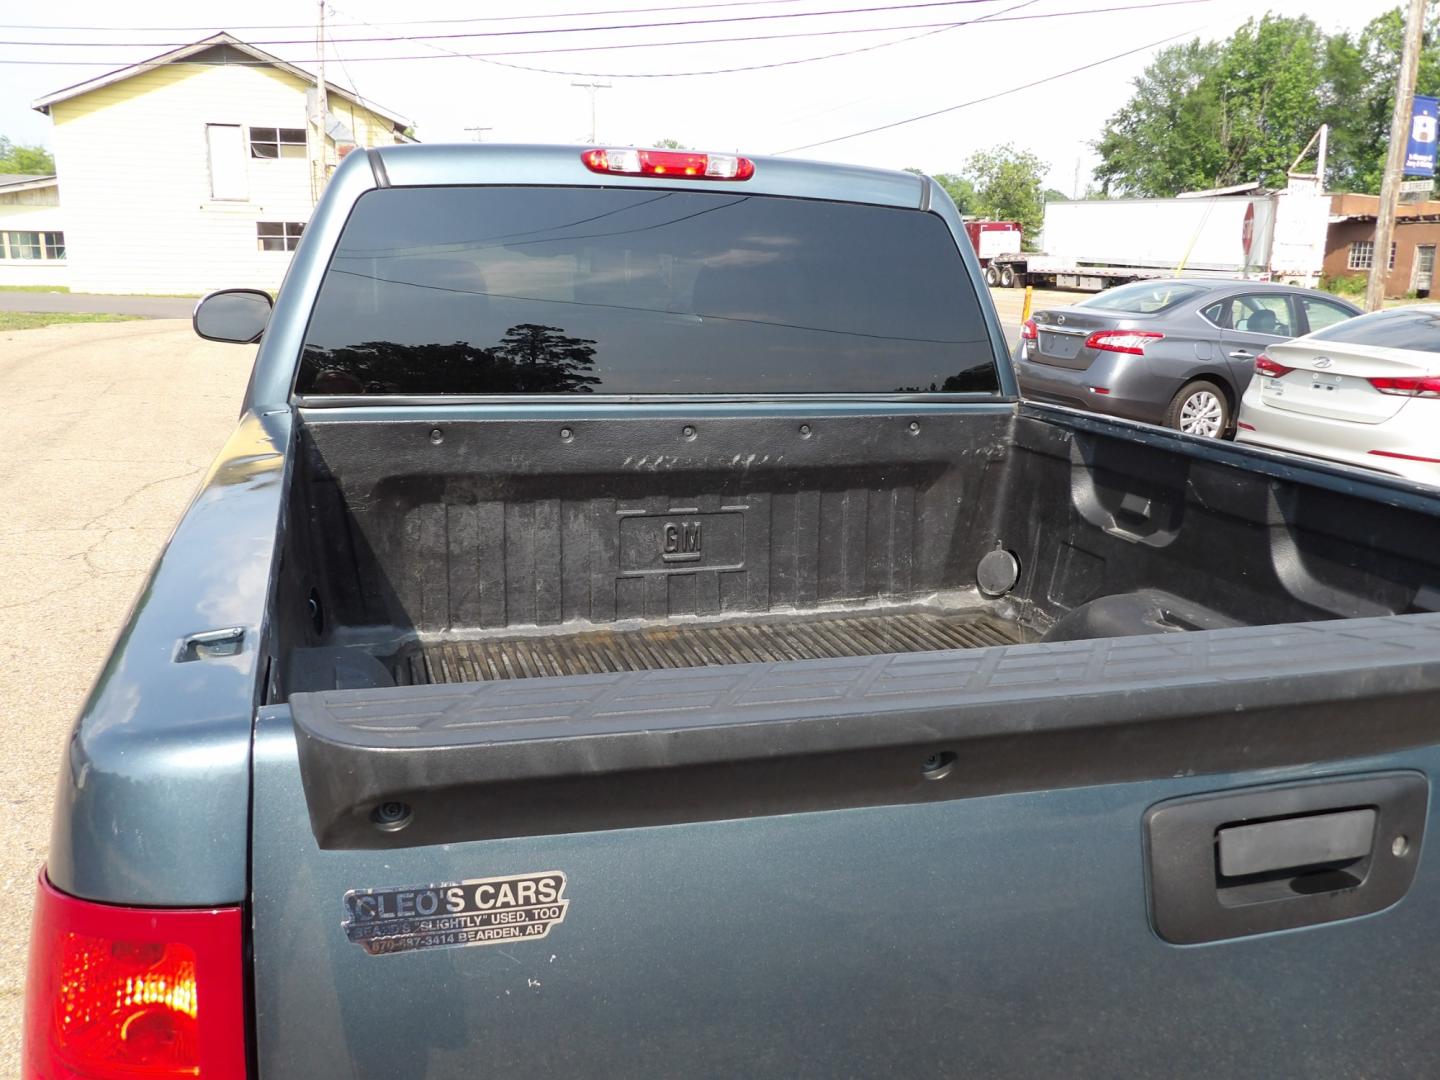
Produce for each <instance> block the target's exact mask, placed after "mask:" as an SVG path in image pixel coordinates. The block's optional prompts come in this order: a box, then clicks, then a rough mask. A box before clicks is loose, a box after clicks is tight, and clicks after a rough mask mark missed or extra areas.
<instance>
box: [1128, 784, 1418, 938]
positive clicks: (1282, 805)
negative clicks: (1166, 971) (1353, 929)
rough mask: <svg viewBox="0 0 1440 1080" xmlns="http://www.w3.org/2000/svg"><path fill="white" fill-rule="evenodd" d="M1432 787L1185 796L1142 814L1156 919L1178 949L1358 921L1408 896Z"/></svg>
mask: <svg viewBox="0 0 1440 1080" xmlns="http://www.w3.org/2000/svg"><path fill="white" fill-rule="evenodd" d="M1429 805H1430V783H1429V780H1428V779H1427V778H1426V776H1425V775H1424V774H1423V773H1417V772H1411V771H1408V770H1405V771H1398V770H1397V771H1395V772H1384V773H1370V774H1361V775H1359V776H1344V777H1335V778H1325V779H1315V780H1305V781H1301V782H1299V783H1292V784H1277V785H1274V786H1265V787H1253V788H1239V789H1235V790H1230V791H1215V792H1207V793H1204V794H1200V795H1188V796H1183V797H1181V798H1178V799H1171V800H1169V801H1167V802H1162V803H1158V804H1156V805H1155V806H1152V807H1151V808H1150V809H1149V811H1148V812H1147V813H1146V815H1145V846H1146V849H1147V853H1148V861H1149V873H1148V874H1147V875H1146V879H1147V884H1148V888H1149V893H1150V905H1149V906H1150V918H1151V923H1152V925H1153V926H1154V928H1155V932H1156V933H1157V934H1159V935H1160V937H1161V938H1163V939H1164V940H1165V941H1169V942H1171V943H1173V944H1176V945H1198V944H1200V943H1201V942H1205V941H1223V940H1225V939H1227V938H1240V937H1245V936H1247V935H1249V934H1266V933H1271V932H1273V931H1276V930H1294V929H1298V928H1299V927H1302V926H1319V925H1321V924H1323V923H1328V922H1337V921H1339V920H1342V919H1354V918H1357V917H1359V916H1361V915H1370V914H1372V913H1374V912H1377V911H1383V910H1384V909H1385V908H1387V907H1389V906H1390V905H1391V904H1394V903H1395V902H1396V901H1398V900H1399V899H1400V898H1401V897H1402V896H1404V895H1405V893H1406V892H1407V891H1408V890H1409V888H1410V883H1411V882H1412V881H1413V880H1414V878H1415V871H1416V867H1417V866H1418V864H1419V859H1420V853H1421V850H1422V844H1423V838H1424V834H1425V821H1426V817H1427V815H1428V813H1429Z"/></svg>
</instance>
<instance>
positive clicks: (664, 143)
mask: <svg viewBox="0 0 1440 1080" xmlns="http://www.w3.org/2000/svg"><path fill="white" fill-rule="evenodd" d="M652 145H654V147H655V148H656V149H657V150H689V149H690V147H688V146H686V145H685V144H684V143H682V142H681V141H680V140H679V139H656V140H655V142H654V143H653V144H652Z"/></svg>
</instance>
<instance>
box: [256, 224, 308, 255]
mask: <svg viewBox="0 0 1440 1080" xmlns="http://www.w3.org/2000/svg"><path fill="white" fill-rule="evenodd" d="M304 231H305V223H304V222H303V221H257V222H256V223H255V235H256V237H257V238H258V239H259V242H260V250H261V251H294V250H295V248H296V246H297V245H298V244H299V243H300V234H301V233H302V232H304Z"/></svg>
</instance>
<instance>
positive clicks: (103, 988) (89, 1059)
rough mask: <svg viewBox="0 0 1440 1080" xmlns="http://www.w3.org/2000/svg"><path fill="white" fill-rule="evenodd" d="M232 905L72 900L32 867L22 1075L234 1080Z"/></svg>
mask: <svg viewBox="0 0 1440 1080" xmlns="http://www.w3.org/2000/svg"><path fill="white" fill-rule="evenodd" d="M240 927H241V919H240V909H239V908H238V907H226V908H210V909H193V908H186V909H164V908H132V907H116V906H114V905H110V904H96V903H92V902H90V901H88V900H77V899H76V898H75V897H73V896H67V895H66V894H64V893H62V892H59V891H58V890H56V889H55V888H54V887H53V886H52V885H51V884H50V883H49V881H48V880H46V878H45V875H44V874H43V873H42V874H41V875H40V883H39V886H38V888H37V890H36V896H35V917H34V922H33V925H32V931H33V932H32V934H31V936H30V972H29V978H28V980H27V982H26V986H25V995H26V1001H25V1049H24V1053H23V1062H24V1065H23V1072H22V1076H23V1077H24V1078H25V1080H41V1078H43V1080H72V1078H73V1080H79V1078H81V1077H84V1078H87V1080H122V1078H123V1080H161V1078H164V1080H174V1078H178V1077H190V1078H194V1077H199V1078H200V1080H231V1078H234V1080H240V1078H243V1077H244V1075H245V1006H244V996H243V977H242V971H241V963H242V959H241V956H242V953H241V942H240Z"/></svg>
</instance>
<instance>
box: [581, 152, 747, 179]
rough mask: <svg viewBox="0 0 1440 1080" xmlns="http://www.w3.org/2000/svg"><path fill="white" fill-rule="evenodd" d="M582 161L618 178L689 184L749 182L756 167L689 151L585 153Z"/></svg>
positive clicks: (736, 159) (744, 160)
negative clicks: (673, 179)
mask: <svg viewBox="0 0 1440 1080" xmlns="http://www.w3.org/2000/svg"><path fill="white" fill-rule="evenodd" d="M580 160H581V161H583V162H584V163H585V167H586V168H587V169H589V170H590V171H591V172H597V173H610V174H612V175H618V176H673V177H676V178H677V179H681V180H684V179H690V180H749V179H750V178H751V177H752V176H754V175H755V163H754V162H753V161H751V160H750V159H749V158H743V157H736V156H735V155H734V154H692V153H690V152H689V151H688V150H625V149H606V150H586V151H585V152H584V153H583V154H581V155H580Z"/></svg>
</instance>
